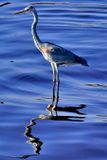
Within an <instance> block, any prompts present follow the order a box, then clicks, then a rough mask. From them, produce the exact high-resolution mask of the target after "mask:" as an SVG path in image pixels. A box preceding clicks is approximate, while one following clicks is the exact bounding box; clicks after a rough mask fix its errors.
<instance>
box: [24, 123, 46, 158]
mask: <svg viewBox="0 0 107 160" xmlns="http://www.w3.org/2000/svg"><path fill="white" fill-rule="evenodd" d="M34 125H36V121H35V120H31V121H30V124H29V125H28V126H27V127H26V129H25V133H24V135H25V136H26V137H27V138H28V139H29V140H28V141H27V143H29V144H32V145H33V148H34V153H36V154H37V155H38V154H40V150H41V146H42V144H43V142H42V141H40V139H39V138H37V137H34V136H33V135H32V127H33V126H34Z"/></svg>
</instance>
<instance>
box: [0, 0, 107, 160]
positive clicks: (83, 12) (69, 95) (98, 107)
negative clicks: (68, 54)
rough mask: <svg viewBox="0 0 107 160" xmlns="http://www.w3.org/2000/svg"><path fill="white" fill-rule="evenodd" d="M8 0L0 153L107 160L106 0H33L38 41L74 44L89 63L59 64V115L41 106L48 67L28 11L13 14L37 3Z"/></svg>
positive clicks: (0, 58)
mask: <svg viewBox="0 0 107 160" xmlns="http://www.w3.org/2000/svg"><path fill="white" fill-rule="evenodd" d="M2 2H4V1H3V0H2V1H1V3H2ZM11 2H12V4H11V5H8V6H4V7H1V8H0V71H1V72H0V73H1V76H0V93H1V94H0V159H2V160H9V159H11V160H12V159H29V160H34V159H40V160H41V159H42V160H47V159H51V160H54V159H59V158H60V159H62V160H65V159H67V160H71V159H75V160H80V159H82V160H93V159H94V160H106V159H107V130H106V129H107V63H106V57H107V53H106V51H107V45H106V44H107V32H106V29H107V3H106V1H105V0H102V1H99V2H98V1H96V0H94V1H89V0H87V1H84V0H82V1H72V3H71V2H70V0H69V1H68V3H67V4H51V3H49V4H48V3H47V4H40V2H44V1H36V2H39V4H36V5H35V7H36V9H37V11H38V15H39V23H38V27H37V29H38V34H39V36H40V38H41V40H43V41H49V42H52V43H56V44H57V45H61V46H63V47H65V48H67V49H69V50H72V52H74V53H76V54H78V55H80V56H83V57H85V58H86V59H87V61H88V63H89V65H90V67H83V66H72V67H70V66H69V67H61V68H60V79H61V86H60V101H59V108H58V116H57V117H50V116H49V115H48V114H49V113H48V111H47V110H46V108H47V106H48V105H49V104H50V103H51V95H52V93H51V90H52V73H51V67H50V64H49V63H48V62H46V61H45V60H44V59H43V57H42V55H41V53H39V51H38V50H37V49H36V48H35V46H34V43H33V40H32V36H31V32H30V28H31V23H32V19H33V17H32V15H31V14H30V13H28V14H23V15H19V16H16V15H14V14H13V12H15V11H17V10H19V9H22V8H24V7H26V6H27V5H28V4H29V3H30V2H35V1H30V0H29V1H28V0H27V1H26V2H25V1H24V0H22V1H21V2H19V1H18V0H12V1H11ZM47 2H50V1H47ZM53 2H54V1H53ZM56 2H57V1H56ZM59 2H61V3H62V2H65V1H59Z"/></svg>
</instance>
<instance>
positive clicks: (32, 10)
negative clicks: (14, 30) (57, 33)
mask: <svg viewBox="0 0 107 160" xmlns="http://www.w3.org/2000/svg"><path fill="white" fill-rule="evenodd" d="M26 12H35V8H34V7H33V6H28V7H26V8H24V9H23V10H20V11H17V12H15V14H22V13H26Z"/></svg>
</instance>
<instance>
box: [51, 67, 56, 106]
mask: <svg viewBox="0 0 107 160" xmlns="http://www.w3.org/2000/svg"><path fill="white" fill-rule="evenodd" d="M51 66H52V72H53V87H52V93H53V94H52V105H54V101H55V86H56V75H55V68H54V65H53V64H51Z"/></svg>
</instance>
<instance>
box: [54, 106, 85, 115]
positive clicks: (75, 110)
mask: <svg viewBox="0 0 107 160" xmlns="http://www.w3.org/2000/svg"><path fill="white" fill-rule="evenodd" d="M85 107H86V105H85V104H80V105H79V106H77V107H76V106H64V107H58V108H57V111H63V112H73V113H77V114H80V115H85V113H82V112H80V110H81V109H83V108H85Z"/></svg>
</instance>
